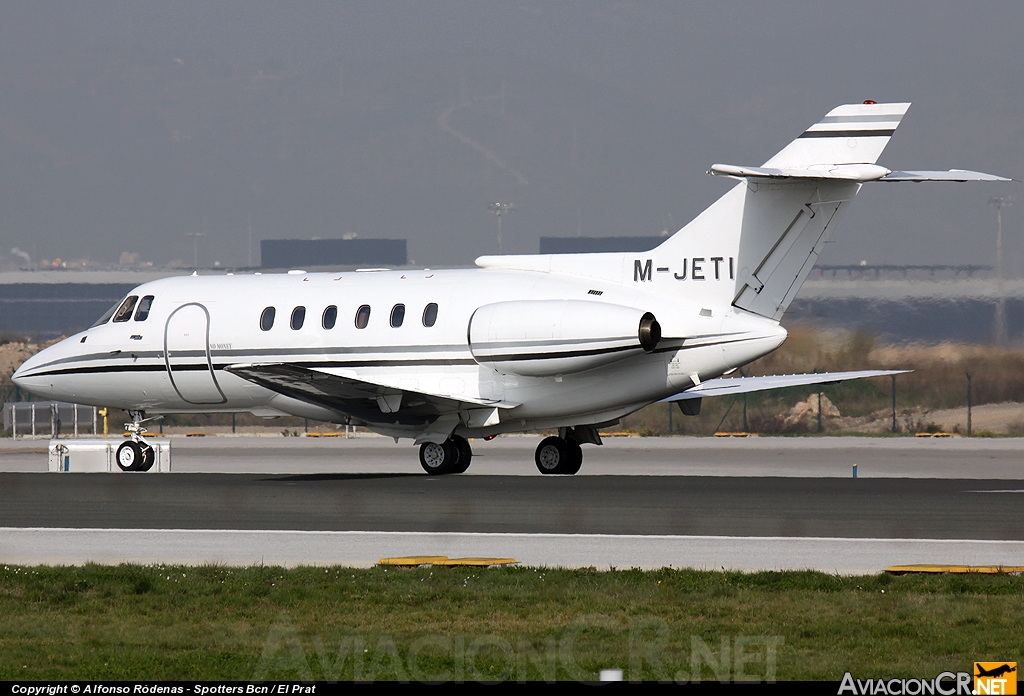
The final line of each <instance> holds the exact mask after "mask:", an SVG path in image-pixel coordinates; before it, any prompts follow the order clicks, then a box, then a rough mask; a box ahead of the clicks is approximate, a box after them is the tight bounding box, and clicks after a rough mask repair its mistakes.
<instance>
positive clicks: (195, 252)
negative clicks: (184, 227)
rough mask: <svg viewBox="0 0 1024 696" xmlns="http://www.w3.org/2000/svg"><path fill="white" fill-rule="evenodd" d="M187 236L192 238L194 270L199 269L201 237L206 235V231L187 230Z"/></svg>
mask: <svg viewBox="0 0 1024 696" xmlns="http://www.w3.org/2000/svg"><path fill="white" fill-rule="evenodd" d="M185 236H186V237H191V238H192V270H194V271H195V270H198V269H199V238H200V237H205V236H206V233H205V232H186V233H185Z"/></svg>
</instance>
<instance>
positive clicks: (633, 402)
mask: <svg viewBox="0 0 1024 696" xmlns="http://www.w3.org/2000/svg"><path fill="white" fill-rule="evenodd" d="M908 106H909V104H874V103H865V104H851V105H846V106H840V107H838V108H836V109H833V110H832V111H831V112H829V114H828V115H827V116H825V118H823V119H822V120H821V121H820V122H818V123H817V124H815V125H813V126H811V128H810V129H808V130H807V131H805V132H804V133H803V134H802V135H800V136H799V137H798V138H797V139H796V140H794V141H793V142H792V143H790V144H789V145H787V146H786V147H785V148H784V149H783V150H782V151H781V152H780V153H779V154H777V155H776V156H775V157H773V158H771V159H770V160H769V161H768V162H766V163H764V165H762V166H760V167H752V166H734V165H723V164H716V165H714V166H713V167H712V168H711V170H710V173H711V174H712V175H715V176H723V177H729V178H732V179H734V180H736V184H735V185H734V186H733V187H732V188H731V190H729V191H728V192H727V193H725V195H723V196H722V197H721V198H720V199H719V200H718V201H717V202H715V203H714V204H713V205H712V206H711V207H709V208H708V209H707V210H705V211H704V212H703V213H701V214H700V215H699V216H698V217H697V218H696V219H695V220H693V221H692V222H691V223H690V224H688V225H687V226H686V227H684V228H683V229H681V230H679V231H678V232H677V233H676V234H674V235H673V236H672V237H670V238H669V239H667V240H666V241H665V242H664V243H663V244H661V245H660V246H658V247H657V248H655V249H653V250H651V251H650V252H646V253H643V254H635V253H628V254H618V253H602V254H566V255H539V256H484V257H481V258H479V259H477V262H476V263H477V266H478V268H475V269H456V270H396V271H380V270H368V271H353V272H344V273H306V272H304V271H290V272H288V273H287V274H275V275H259V274H255V275H231V274H228V275H219V276H198V275H196V274H193V275H192V276H187V277H178V278H167V279H163V280H158V281H154V282H151V283H146V284H144V285H141V286H139V287H138V288H136V289H135V290H133V291H132V292H131V294H130V295H129V296H128V297H127V298H125V299H124V301H123V302H121V303H119V305H118V306H117V307H115V308H113V309H112V310H111V312H110V313H108V314H107V315H106V316H104V317H103V318H101V319H100V321H98V322H97V323H96V324H95V325H94V326H93V327H92V328H90V329H88V330H86V331H83V332H81V333H79V334H77V335H75V336H72V337H71V338H68V339H67V340H65V341H62V342H61V343H59V344H57V345H54V346H51V347H50V348H47V349H46V350H44V351H42V352H40V353H39V354H38V355H36V356H34V357H32V358H31V359H30V360H28V361H27V362H26V363H25V364H24V365H22V366H21V368H20V369H19V370H18V371H17V373H16V374H15V375H14V380H15V382H16V383H17V384H18V385H19V386H21V387H23V388H25V389H28V390H30V391H32V392H34V393H36V394H38V395H40V396H43V397H45V398H52V399H61V400H66V401H72V402H76V403H81V404H95V405H100V406H112V407H116V408H121V409H126V410H127V411H129V413H131V415H132V417H133V423H132V424H131V425H130V427H129V431H130V435H131V437H130V439H129V440H128V441H126V443H125V445H124V446H123V447H122V450H121V451H119V452H118V462H119V463H121V465H122V468H125V469H129V470H136V469H144V468H145V467H146V457H147V456H150V457H151V454H150V455H147V451H148V446H147V445H146V442H145V437H144V428H143V427H142V423H143V421H144V420H145V418H146V416H147V414H148V415H149V416H153V415H154V414H162V413H186V412H240V411H250V412H252V413H255V414H258V415H263V416H281V415H296V416H303V417H307V418H312V419H317V420H322V421H329V422H333V423H349V424H356V425H360V426H364V427H366V428H369V429H371V430H374V431H376V432H378V433H382V434H384V435H388V436H391V437H394V438H395V439H396V441H398V440H400V439H402V438H408V439H411V440H413V441H414V442H415V443H416V444H417V445H419V447H420V463H421V464H422V466H423V468H424V469H425V470H426V471H427V472H429V473H431V474H448V473H459V472H463V471H465V470H466V469H467V467H469V465H470V461H471V459H472V456H473V453H472V450H471V448H470V444H469V441H468V439H469V438H480V437H490V436H494V435H498V434H501V433H509V432H516V431H531V430H544V429H552V430H555V429H557V431H558V435H557V436H552V437H548V438H545V439H544V440H543V441H542V442H541V443H540V445H539V446H538V448H537V452H536V457H535V459H536V464H537V467H538V469H539V470H540V471H541V472H543V473H546V474H574V473H576V472H577V471H578V470H579V469H580V466H581V464H582V461H583V451H582V448H581V445H588V444H589V445H599V444H601V438H600V436H599V434H598V432H599V429H601V428H603V427H607V426H609V425H611V424H614V423H615V422H616V421H617V420H618V419H620V418H622V417H623V416H625V415H627V414H629V413H632V412H633V411H636V410H637V409H639V408H642V407H643V406H646V405H648V404H651V403H654V402H657V401H664V400H678V401H680V402H681V405H682V406H683V407H684V408H683V410H684V412H685V413H695V412H697V411H699V403H700V402H699V399H700V398H701V397H704V396H712V395H716V394H734V393H739V392H744V391H756V390H760V389H770V388H777V387H782V386H793V385H798V384H815V383H822V382H834V381H838V380H841V379H850V378H856V377H866V376H872V375H879V374H889V373H888V372H880V371H862V372H850V373H837V374H817V375H788V376H781V377H757V378H729V377H723V375H728V374H730V373H732V372H733V371H734V370H736V369H737V368H738V367H740V366H742V365H744V364H746V363H749V362H750V361H752V360H755V359H757V358H759V357H761V356H763V355H765V354H767V353H769V352H771V351H772V350H775V349H776V348H778V347H779V346H780V345H781V344H782V342H783V341H784V340H785V339H786V330H785V329H783V328H782V327H781V326H780V325H779V320H780V319H781V318H782V315H783V313H784V312H785V311H786V308H787V307H788V306H789V304H790V302H792V300H793V298H794V297H795V295H796V293H797V291H798V290H799V289H800V286H801V284H802V283H803V281H804V279H805V278H806V277H807V274H808V273H809V272H810V270H811V267H812V266H814V263H815V261H816V259H817V258H818V254H819V253H820V251H821V249H822V248H823V245H824V244H825V242H826V241H828V239H829V237H830V235H831V234H832V232H833V230H834V229H835V226H836V223H837V221H838V220H839V218H840V216H841V214H842V212H843V211H844V210H845V209H846V208H847V206H849V205H850V203H851V202H852V201H853V198H854V197H855V196H856V195H857V193H858V192H859V191H860V189H861V186H863V184H864V183H866V182H870V181H882V182H889V181H1006V179H1002V178H1001V177H996V176H991V175H987V174H980V173H977V172H967V171H961V170H952V171H949V172H892V171H890V170H888V169H886V168H884V167H881V166H879V165H877V164H876V160H877V159H878V157H879V155H880V154H881V153H882V150H883V149H884V148H885V145H886V143H888V142H889V138H890V136H891V135H892V134H893V131H894V130H895V129H896V127H897V126H898V125H899V123H900V120H901V119H902V118H903V115H904V113H905V112H906V110H907V108H908Z"/></svg>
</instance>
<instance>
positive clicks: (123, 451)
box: [115, 411, 156, 471]
mask: <svg viewBox="0 0 1024 696" xmlns="http://www.w3.org/2000/svg"><path fill="white" fill-rule="evenodd" d="M128 415H129V416H131V417H132V422H131V423H125V426H124V429H125V431H126V432H127V433H128V434H129V437H130V439H129V440H126V441H125V442H123V443H121V446H120V447H118V448H117V453H116V455H115V458H116V460H117V465H118V466H119V467H121V471H149V470H150V469H152V468H153V462H154V461H155V459H156V453H155V452H153V448H152V447H151V446H150V445H149V443H148V442H146V441H145V440H144V439H142V436H143V434H145V433H146V429H145V428H144V427H142V424H143V423H145V422H146V414H145V412H143V411H129V412H128Z"/></svg>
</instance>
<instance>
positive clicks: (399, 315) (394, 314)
mask: <svg viewBox="0 0 1024 696" xmlns="http://www.w3.org/2000/svg"><path fill="white" fill-rule="evenodd" d="M403 321H405V305H404V304H396V305H395V306H394V307H392V308H391V327H392V328H395V329H397V328H398V327H399V326H401V325H402V322H403Z"/></svg>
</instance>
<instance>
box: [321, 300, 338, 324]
mask: <svg viewBox="0 0 1024 696" xmlns="http://www.w3.org/2000/svg"><path fill="white" fill-rule="evenodd" d="M320 321H321V324H323V327H324V328H325V329H333V328H334V324H335V323H336V322H337V321H338V308H337V307H335V306H334V305H331V306H330V307H328V308H327V309H325V310H324V316H323V318H322V319H321V320H320Z"/></svg>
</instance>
